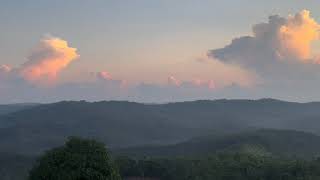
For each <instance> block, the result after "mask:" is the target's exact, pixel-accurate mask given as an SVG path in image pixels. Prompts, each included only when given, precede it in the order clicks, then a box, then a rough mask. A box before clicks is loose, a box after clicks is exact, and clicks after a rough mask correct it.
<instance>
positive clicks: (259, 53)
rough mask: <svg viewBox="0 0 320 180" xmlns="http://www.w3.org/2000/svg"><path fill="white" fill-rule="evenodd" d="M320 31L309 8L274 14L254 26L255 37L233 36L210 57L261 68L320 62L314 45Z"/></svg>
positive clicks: (210, 53)
mask: <svg viewBox="0 0 320 180" xmlns="http://www.w3.org/2000/svg"><path fill="white" fill-rule="evenodd" d="M319 32H320V25H319V24H318V23H317V22H316V21H315V20H314V19H313V18H312V17H311V16H310V12H309V11H307V10H303V11H301V12H299V13H297V14H296V15H294V16H291V15H290V16H289V17H288V18H283V17H280V16H278V15H274V16H270V17H269V21H268V22H267V23H260V24H257V25H254V26H253V35H252V36H244V37H240V38H236V39H233V40H232V42H231V44H230V45H227V46H226V47H224V48H221V49H215V50H211V51H210V52H209V56H211V57H214V58H217V59H219V60H222V61H224V62H235V63H238V64H242V65H245V66H249V67H254V68H259V69H263V68H270V65H272V64H273V63H279V62H280V63H284V62H285V63H288V62H291V63H297V62H298V63H299V62H301V63H317V61H316V59H315V58H314V57H313V56H314V55H313V54H312V52H311V44H312V43H313V42H314V41H316V40H318V39H319Z"/></svg>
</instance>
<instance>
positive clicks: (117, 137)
mask: <svg viewBox="0 0 320 180" xmlns="http://www.w3.org/2000/svg"><path fill="white" fill-rule="evenodd" d="M319 109H320V103H291V102H284V101H278V100H272V99H262V100H216V101H194V102H181V103H170V104H139V103H132V102H114V101H111V102H95V103H89V102H84V101H80V102H73V101H71V102H59V103H54V104H44V105H39V106H35V107H32V108H27V109H24V110H20V111H17V112H13V113H10V114H5V115H2V116H0V125H1V124H2V125H3V124H5V126H0V128H1V129H0V137H1V138H2V141H1V144H0V152H16V153H28V154H38V153H41V152H42V151H43V150H46V149H48V148H52V147H55V146H58V145H61V144H62V143H63V142H64V140H65V139H66V137H68V136H82V137H91V138H95V139H98V140H101V141H103V142H105V143H106V144H107V145H108V146H109V147H112V148H119V147H129V146H141V145H149V144H154V145H165V144H174V143H178V142H182V141H186V140H188V139H190V138H193V137H198V136H206V135H224V134H230V133H237V132H241V131H244V130H249V129H259V128H278V129H294V130H301V131H308V132H313V133H318V134H320V121H318V119H320V111H319Z"/></svg>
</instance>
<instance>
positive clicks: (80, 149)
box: [29, 137, 120, 180]
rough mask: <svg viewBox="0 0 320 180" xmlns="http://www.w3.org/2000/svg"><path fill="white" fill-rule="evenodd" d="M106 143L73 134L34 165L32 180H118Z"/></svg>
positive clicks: (30, 177)
mask: <svg viewBox="0 0 320 180" xmlns="http://www.w3.org/2000/svg"><path fill="white" fill-rule="evenodd" d="M118 179H120V176H119V174H118V172H117V171H116V170H115V168H114V166H113V163H112V161H111V158H110V155H109V153H108V151H107V150H106V148H105V146H104V144H103V143H99V142H96V141H94V140H85V139H81V138H77V137H71V138H69V140H68V141H67V142H66V143H65V145H64V146H62V147H58V148H55V149H52V150H50V151H47V152H46V153H45V154H44V155H43V156H42V157H41V158H40V159H39V160H38V161H37V163H36V165H35V166H34V167H33V168H32V170H31V171H30V174H29V180H118Z"/></svg>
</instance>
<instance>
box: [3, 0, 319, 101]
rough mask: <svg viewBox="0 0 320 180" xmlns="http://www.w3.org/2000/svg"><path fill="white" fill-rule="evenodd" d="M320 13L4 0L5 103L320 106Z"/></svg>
mask: <svg viewBox="0 0 320 180" xmlns="http://www.w3.org/2000/svg"><path fill="white" fill-rule="evenodd" d="M319 5H320V1H317V0H281V1H279V0H268V1H262V0H255V1H253V0H201V1H194V0H135V1H133V0H122V1H119V0H105V1H102V0H54V1H53V0H28V1H18V0H0V103H2V104H3V103H19V102H54V101H59V100H82V99H84V100H89V101H98V100H130V101H139V102H168V101H184V100H195V99H220V98H250V99H256V98H269V97H271V98H280V99H284V100H291V101H319V100H320V94H319V93H318V92H319V90H320V85H319V82H320V65H319V62H320V41H319V38H320V36H319V35H320V34H319V32H320V25H319V24H318V23H320V12H319V10H318V7H320V6H319ZM275 15H277V16H275ZM269 16H270V18H269ZM318 66H319V67H318Z"/></svg>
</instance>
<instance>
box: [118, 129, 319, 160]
mask: <svg viewBox="0 0 320 180" xmlns="http://www.w3.org/2000/svg"><path fill="white" fill-rule="evenodd" d="M114 152H115V154H117V155H127V156H133V157H176V156H185V157H190V156H204V157H206V156H208V155H210V154H215V153H222V152H223V153H225V152H230V153H232V152H242V153H249V154H255V155H260V156H277V157H287V158H292V157H298V158H304V159H305V158H307V159H308V158H315V157H318V156H319V155H320V136H317V135H314V134H311V133H305V132H299V131H294V130H272V129H260V130H254V131H249V132H242V133H236V134H232V135H226V136H205V137H199V138H194V139H191V140H189V141H186V142H183V143H178V144H175V145H168V146H149V147H148V146H145V147H136V148H127V149H118V150H114Z"/></svg>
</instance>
